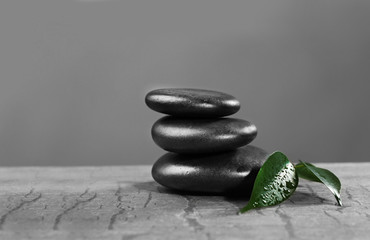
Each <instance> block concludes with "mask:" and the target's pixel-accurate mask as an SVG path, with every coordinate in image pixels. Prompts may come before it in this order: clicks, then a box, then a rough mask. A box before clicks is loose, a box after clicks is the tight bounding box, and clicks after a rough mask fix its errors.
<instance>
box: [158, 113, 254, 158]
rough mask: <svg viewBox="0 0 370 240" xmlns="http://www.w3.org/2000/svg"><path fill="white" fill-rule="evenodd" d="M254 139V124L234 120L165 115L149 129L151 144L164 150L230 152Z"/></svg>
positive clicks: (194, 152)
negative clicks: (153, 143) (152, 141)
mask: <svg viewBox="0 0 370 240" xmlns="http://www.w3.org/2000/svg"><path fill="white" fill-rule="evenodd" d="M256 136H257V128H256V126H255V125H254V124H252V123H250V122H248V121H245V120H241V119H235V118H216V119H215V118H213V119H183V118H176V117H172V116H167V117H163V118H161V119H159V120H158V121H157V122H155V123H154V125H153V127H152V137H153V140H154V142H155V143H156V144H157V145H158V146H159V147H161V148H163V149H164V150H167V151H170V152H176V153H183V154H185V153H187V154H198V153H216V152H225V151H228V150H233V149H236V148H239V147H242V146H244V145H247V144H248V143H250V142H252V141H253V139H254V138H255V137H256Z"/></svg>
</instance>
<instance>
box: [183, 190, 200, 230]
mask: <svg viewBox="0 0 370 240" xmlns="http://www.w3.org/2000/svg"><path fill="white" fill-rule="evenodd" d="M184 198H185V200H186V201H187V204H186V207H185V208H184V209H183V211H184V214H183V215H182V217H183V218H184V220H185V221H186V223H187V224H188V225H189V227H190V228H191V229H193V230H194V231H195V232H197V231H201V230H203V229H204V225H202V224H201V223H199V221H198V218H197V216H195V208H196V200H195V199H194V198H191V197H189V196H184Z"/></svg>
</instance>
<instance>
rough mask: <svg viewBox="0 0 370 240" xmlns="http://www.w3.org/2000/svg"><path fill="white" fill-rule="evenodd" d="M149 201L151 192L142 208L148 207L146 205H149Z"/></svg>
mask: <svg viewBox="0 0 370 240" xmlns="http://www.w3.org/2000/svg"><path fill="white" fill-rule="evenodd" d="M151 200H152V192H149V194H148V198H147V199H146V202H145V203H144V207H143V208H146V207H147V206H148V204H149V203H150V201H151Z"/></svg>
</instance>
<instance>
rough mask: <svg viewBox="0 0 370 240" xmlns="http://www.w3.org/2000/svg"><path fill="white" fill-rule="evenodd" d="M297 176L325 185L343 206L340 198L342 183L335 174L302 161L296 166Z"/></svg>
mask: <svg viewBox="0 0 370 240" xmlns="http://www.w3.org/2000/svg"><path fill="white" fill-rule="evenodd" d="M295 169H296V171H297V174H298V176H299V177H300V178H304V179H307V180H310V181H314V182H319V183H323V184H325V186H326V187H327V188H329V190H330V191H331V192H332V193H333V194H334V197H335V199H336V200H337V202H338V205H339V206H343V204H342V200H341V198H340V188H341V183H340V181H339V179H338V177H337V176H335V174H334V173H332V172H330V171H329V170H327V169H324V168H318V167H316V166H314V165H312V164H311V163H306V162H302V161H300V163H299V164H297V165H296V166H295Z"/></svg>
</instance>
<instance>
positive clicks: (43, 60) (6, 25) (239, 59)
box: [0, 0, 370, 165]
mask: <svg viewBox="0 0 370 240" xmlns="http://www.w3.org/2000/svg"><path fill="white" fill-rule="evenodd" d="M369 12H370V1H368V0H363V1H360V0H352V1H348V0H326V1H325V0H320V1H299V0H298V1H297V0H271V1H264V0H253V1H215V0H207V1H189V0H187V1H176V0H175V1H174V0H171V1H155V0H152V1H138V0H132V1H131V0H130V1H124V0H122V1H87V0H85V1H77V0H75V1H68V0H59V1H52V0H46V1H40V0H27V1H15V0H9V1H7V0H2V1H1V2H0V164H1V165H105V164H152V163H153V162H154V161H155V160H156V159H157V158H158V157H159V156H160V155H161V154H163V153H164V151H163V150H161V149H160V148H158V147H157V146H156V145H155V144H154V143H153V142H152V140H151V136H150V128H151V125H152V123H153V122H154V121H155V120H156V119H158V118H159V117H161V114H158V113H155V112H152V111H151V110H149V109H148V108H147V107H146V106H145V104H144V96H145V94H146V93H147V92H148V91H149V90H151V89H154V88H159V87H193V88H206V89H213V90H219V91H224V92H226V93H229V94H232V95H234V96H236V97H237V98H238V99H239V100H240V101H241V103H242V109H241V111H240V112H239V113H237V114H236V115H235V117H238V118H243V119H247V120H251V121H253V122H254V123H255V124H256V125H257V127H258V129H259V135H258V137H257V139H256V140H255V142H254V145H257V146H260V147H263V148H265V149H267V150H268V151H275V150H281V151H283V152H285V153H286V154H287V155H288V157H290V158H291V160H292V161H297V160H298V159H302V160H305V161H311V162H317V161H325V162H330V161H368V160H369V158H368V157H367V155H368V154H367V151H368V148H369V140H368V139H369V137H368V136H369V135H370V117H369V107H368V103H369V100H370V97H369V90H370V86H369V85H370V84H369V73H370V67H369V66H370V50H369V43H370V27H369V23H370V14H369Z"/></svg>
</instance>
